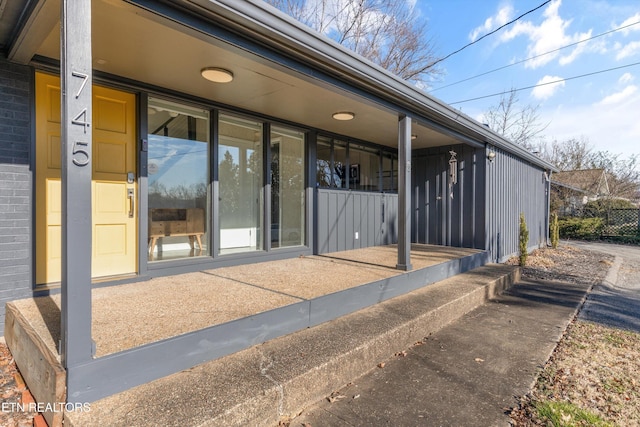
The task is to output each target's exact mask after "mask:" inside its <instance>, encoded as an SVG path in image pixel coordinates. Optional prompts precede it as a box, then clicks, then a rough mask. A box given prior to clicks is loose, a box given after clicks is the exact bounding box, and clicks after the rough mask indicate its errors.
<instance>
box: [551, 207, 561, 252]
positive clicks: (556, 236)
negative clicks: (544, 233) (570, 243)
mask: <svg viewBox="0 0 640 427" xmlns="http://www.w3.org/2000/svg"><path fill="white" fill-rule="evenodd" d="M558 243H560V225H559V224H558V214H557V213H555V212H554V213H553V216H552V217H551V247H552V248H553V249H558Z"/></svg>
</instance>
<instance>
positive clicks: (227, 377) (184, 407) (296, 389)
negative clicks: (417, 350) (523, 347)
mask: <svg viewBox="0 0 640 427" xmlns="http://www.w3.org/2000/svg"><path fill="white" fill-rule="evenodd" d="M519 274H520V270H519V269H518V268H517V267H513V266H506V265H486V266H483V267H480V268H477V269H474V270H471V271H469V272H467V273H464V274H460V275H457V276H454V277H452V278H449V279H447V280H443V281H441V282H437V283H434V284H432V285H429V286H427V287H425V288H422V289H419V290H417V291H414V292H411V293H409V294H406V295H402V296H400V297H397V298H393V299H391V300H388V301H385V302H382V303H380V304H377V305H375V306H372V307H369V308H366V309H364V310H360V311H358V312H355V313H352V314H350V315H347V316H343V317H341V318H338V319H336V320H333V321H330V322H326V323H323V324H321V325H319V326H316V327H313V328H309V329H306V330H302V331H299V332H296V333H293V334H290V335H287V336H284V337H280V338H277V339H274V340H271V341H268V342H266V343H264V344H261V345H257V346H254V347H251V348H249V349H247V350H243V351H240V352H238V353H235V354H232V355H229V356H226V357H223V358H221V359H217V360H214V361H211V362H208V363H204V364H202V365H198V366H196V367H194V368H192V369H188V370H185V371H182V372H179V373H177V374H174V375H171V376H168V377H165V378H162V379H159V380H156V381H153V382H151V383H148V384H144V385H141V386H138V387H135V388H133V389H130V390H127V391H125V392H122V393H119V394H116V395H113V396H110V397H107V398H104V399H101V400H98V401H96V402H93V403H91V407H90V411H76V412H70V413H67V414H65V425H71V426H94V425H95V426H97V425H109V426H138V425H140V426H148V425H162V426H196V425H197V426H220V425H225V426H233V425H243V426H245V425H252V426H253V425H259V426H271V425H276V424H278V422H279V421H280V420H281V419H284V418H286V417H290V416H294V415H297V414H298V413H300V412H301V411H302V409H304V408H305V407H306V406H308V405H310V404H312V403H314V402H317V401H319V400H321V399H323V398H324V397H326V396H327V395H329V394H331V392H332V391H334V390H337V389H339V388H341V387H343V386H344V385H346V384H348V383H350V382H352V381H354V380H356V379H357V378H359V377H361V376H362V375H364V374H366V373H367V372H368V371H370V370H372V369H375V368H376V365H378V364H379V363H380V362H383V361H385V360H388V359H389V358H391V357H393V355H394V353H397V352H399V351H402V350H404V349H406V348H408V347H410V346H411V345H412V344H414V343H415V342H416V341H420V340H422V339H423V338H424V337H426V336H428V335H430V334H432V333H434V332H436V331H438V330H440V329H441V328H442V327H443V326H445V325H447V324H449V323H451V322H452V321H454V320H456V319H458V318H459V317H461V316H462V315H464V314H465V313H467V312H469V311H471V310H473V309H475V308H476V307H478V306H480V305H482V304H483V303H485V302H486V301H488V300H489V299H490V298H492V297H494V296H495V295H496V294H498V293H500V292H501V291H503V290H504V289H507V288H508V287H510V286H511V285H512V284H513V283H515V282H516V281H518V280H519Z"/></svg>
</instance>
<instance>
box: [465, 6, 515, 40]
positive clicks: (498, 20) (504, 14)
mask: <svg viewBox="0 0 640 427" xmlns="http://www.w3.org/2000/svg"><path fill="white" fill-rule="evenodd" d="M512 16H513V6H511V5H506V6H503V7H501V8H500V9H498V12H496V14H495V15H494V16H490V17H488V18H487V19H486V20H485V21H484V24H482V25H480V26H478V27H476V28H474V29H473V31H471V34H469V39H470V40H471V41H476V40H477V39H478V37H480V36H481V35H483V34H487V33H488V32H490V31H493V30H495V29H496V28H498V27H500V26H502V25H504V24H506V23H507V22H509V21H510V20H511V17H512Z"/></svg>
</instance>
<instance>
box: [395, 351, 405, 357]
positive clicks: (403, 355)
mask: <svg viewBox="0 0 640 427" xmlns="http://www.w3.org/2000/svg"><path fill="white" fill-rule="evenodd" d="M394 356H396V357H406V356H407V352H406V351H399V352H397V353H396V354H394Z"/></svg>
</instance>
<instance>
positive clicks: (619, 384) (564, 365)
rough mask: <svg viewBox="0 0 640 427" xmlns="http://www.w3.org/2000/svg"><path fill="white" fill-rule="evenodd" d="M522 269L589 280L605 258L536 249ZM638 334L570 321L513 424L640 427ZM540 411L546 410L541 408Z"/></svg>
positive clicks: (600, 274)
mask: <svg viewBox="0 0 640 427" xmlns="http://www.w3.org/2000/svg"><path fill="white" fill-rule="evenodd" d="M530 260H531V263H528V266H527V267H525V268H524V269H523V270H524V271H523V274H524V275H525V276H529V277H535V278H544V279H553V278H555V279H559V280H567V281H571V282H574V283H585V284H593V283H598V282H600V281H602V280H603V279H604V276H605V275H606V272H607V270H608V268H609V267H610V266H611V264H612V259H611V257H608V256H606V255H602V254H599V253H595V252H589V251H585V250H582V249H578V248H573V247H566V246H564V247H561V248H559V249H558V250H549V249H545V250H541V251H536V253H534V254H532V256H530ZM639 372H640V334H637V333H634V332H629V331H624V330H620V329H616V328H610V327H606V326H603V325H599V324H595V323H591V322H585V321H581V320H576V321H574V322H573V323H572V324H571V325H570V326H569V327H568V328H567V331H566V332H565V334H564V336H563V338H562V340H561V341H560V343H559V344H558V346H557V348H556V350H555V351H554V353H553V355H552V357H551V359H550V360H549V361H548V362H547V364H546V365H545V367H544V369H543V371H542V372H541V374H540V376H539V378H538V381H537V383H536V386H535V388H534V390H533V391H532V392H531V393H530V394H528V395H527V396H524V397H522V398H521V401H520V405H519V407H517V408H514V409H512V410H511V411H510V416H511V423H512V425H515V426H541V425H545V426H546V425H554V424H551V421H550V420H549V417H548V416H547V415H548V414H549V411H551V412H552V413H553V414H552V415H555V416H557V417H558V420H557V421H556V424H555V425H556V426H558V427H560V426H587V425H589V426H591V425H602V426H610V425H620V426H622V425H624V426H630V427H633V426H640V377H639V374H638V373H639ZM545 411H546V412H545Z"/></svg>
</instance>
